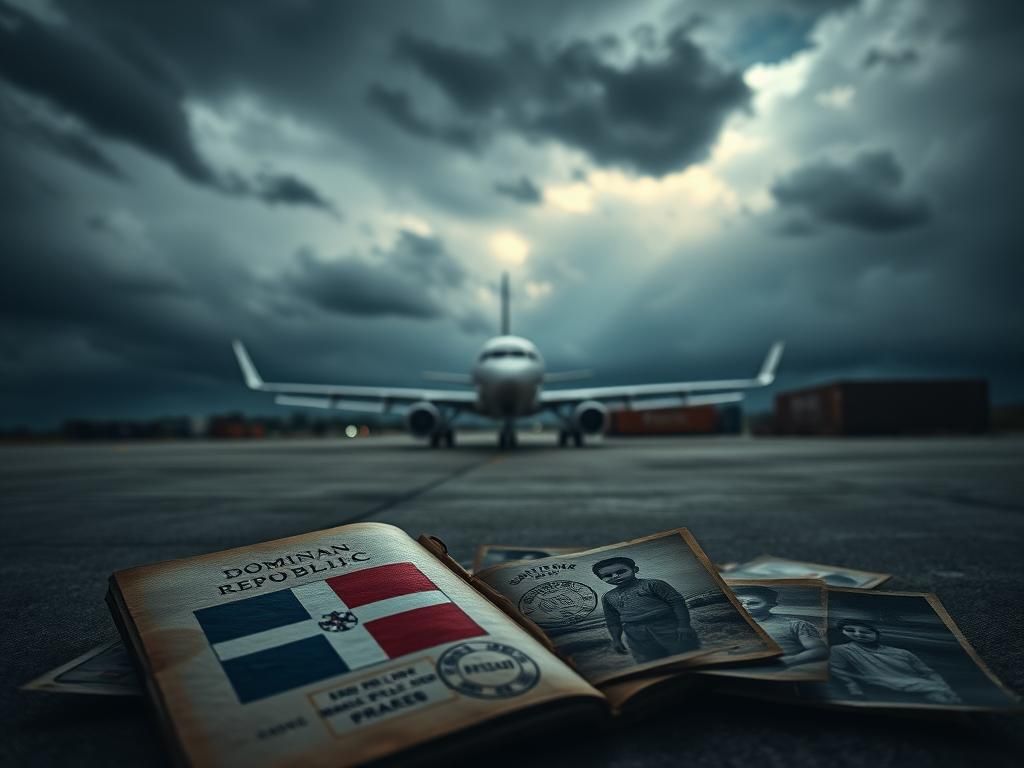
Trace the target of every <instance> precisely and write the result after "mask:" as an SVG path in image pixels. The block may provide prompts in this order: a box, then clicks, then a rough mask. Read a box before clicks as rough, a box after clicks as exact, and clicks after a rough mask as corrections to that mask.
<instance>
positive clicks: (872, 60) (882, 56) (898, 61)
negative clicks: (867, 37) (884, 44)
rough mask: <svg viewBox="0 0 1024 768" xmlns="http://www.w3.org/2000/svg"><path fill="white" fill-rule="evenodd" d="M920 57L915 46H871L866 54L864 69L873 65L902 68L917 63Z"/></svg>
mask: <svg viewBox="0 0 1024 768" xmlns="http://www.w3.org/2000/svg"><path fill="white" fill-rule="evenodd" d="M920 59H921V55H920V54H919V53H918V52H917V51H915V50H914V49H913V48H900V49H898V50H887V49H884V48H871V49H869V50H868V52H867V53H866V54H865V55H864V69H871V68H872V67H890V68H892V69H902V68H904V67H909V66H910V65H912V64H916V63H917V62H918V61H920Z"/></svg>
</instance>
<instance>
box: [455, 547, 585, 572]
mask: <svg viewBox="0 0 1024 768" xmlns="http://www.w3.org/2000/svg"><path fill="white" fill-rule="evenodd" d="M572 551H573V550H572V548H571V547H523V546H519V547H514V546H506V545H504V544H481V545H480V546H479V547H477V548H476V556H475V557H474V558H473V572H474V573H475V572H478V571H482V570H483V569H484V568H490V567H491V566H492V565H501V564H502V563H514V562H517V561H520V560H537V559H539V558H541V557H551V556H552V555H562V554H565V553H566V552H572Z"/></svg>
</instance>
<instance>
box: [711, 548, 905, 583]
mask: <svg viewBox="0 0 1024 768" xmlns="http://www.w3.org/2000/svg"><path fill="white" fill-rule="evenodd" d="M721 570H722V573H723V574H724V575H726V576H728V577H729V578H730V579H820V580H821V581H823V582H825V583H826V584H827V585H828V586H830V587H847V588H850V589H873V588H874V587H877V586H878V585H879V584H882V583H883V582H885V581H887V580H888V579H889V578H890V574H888V573H875V572H873V571H859V570H856V569H854V568H843V567H842V566H838V565H824V564H822V563H807V562H803V561H801V560H787V559H786V558H784V557H775V556H774V555H759V556H758V557H755V558H754V559H753V560H748V561H747V562H745V563H738V564H730V565H729V566H728V567H726V566H723V567H722V569H721Z"/></svg>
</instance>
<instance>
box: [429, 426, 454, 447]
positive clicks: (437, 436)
mask: <svg viewBox="0 0 1024 768" xmlns="http://www.w3.org/2000/svg"><path fill="white" fill-rule="evenodd" d="M442 444H443V445H444V446H445V448H454V447H455V430H453V429H442V430H440V431H438V432H433V433H432V434H431V435H430V447H431V448H439V447H440V446H441V445H442Z"/></svg>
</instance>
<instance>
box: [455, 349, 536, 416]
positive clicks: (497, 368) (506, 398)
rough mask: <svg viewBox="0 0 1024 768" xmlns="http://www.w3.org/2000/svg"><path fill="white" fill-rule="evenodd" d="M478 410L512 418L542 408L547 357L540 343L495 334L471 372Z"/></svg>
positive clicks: (478, 356)
mask: <svg viewBox="0 0 1024 768" xmlns="http://www.w3.org/2000/svg"><path fill="white" fill-rule="evenodd" d="M470 375H471V378H472V382H473V386H474V388H475V389H476V393H477V410H478V411H479V412H480V413H481V414H483V415H485V416H490V417H491V418H494V419H502V420H509V419H515V418H517V417H520V416H528V415H530V414H532V413H536V412H537V411H538V410H540V390H541V385H542V384H543V382H544V358H543V357H541V354H540V351H539V350H538V349H537V347H536V345H535V344H533V342H531V341H529V340H528V339H524V338H522V337H521V336H495V337H494V338H492V339H489V340H488V341H487V343H486V344H484V346H483V347H482V348H481V350H480V353H479V354H478V355H477V359H476V363H475V364H474V366H473V370H472V373H471V374H470Z"/></svg>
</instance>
